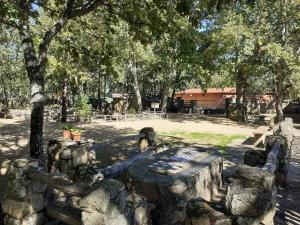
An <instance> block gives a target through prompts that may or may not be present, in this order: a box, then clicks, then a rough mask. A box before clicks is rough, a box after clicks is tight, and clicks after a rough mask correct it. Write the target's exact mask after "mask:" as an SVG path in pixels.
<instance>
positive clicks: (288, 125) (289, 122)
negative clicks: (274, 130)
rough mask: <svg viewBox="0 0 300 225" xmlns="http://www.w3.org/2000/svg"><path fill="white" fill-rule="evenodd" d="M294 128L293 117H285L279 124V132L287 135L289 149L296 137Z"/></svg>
mask: <svg viewBox="0 0 300 225" xmlns="http://www.w3.org/2000/svg"><path fill="white" fill-rule="evenodd" d="M293 130H294V125H293V119H292V118H285V120H284V121H283V122H281V123H280V124H279V132H280V134H281V135H282V136H284V137H286V139H287V144H288V148H289V149H291V146H292V142H293V138H294V136H293Z"/></svg>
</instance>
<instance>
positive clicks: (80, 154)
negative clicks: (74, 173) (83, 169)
mask: <svg viewBox="0 0 300 225" xmlns="http://www.w3.org/2000/svg"><path fill="white" fill-rule="evenodd" d="M72 160H73V167H77V166H80V165H84V164H87V162H88V152H87V150H85V149H76V150H74V151H73V152H72Z"/></svg>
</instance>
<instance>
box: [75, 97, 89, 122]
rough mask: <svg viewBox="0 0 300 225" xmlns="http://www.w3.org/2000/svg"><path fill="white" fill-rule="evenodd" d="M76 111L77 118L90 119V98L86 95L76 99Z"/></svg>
mask: <svg viewBox="0 0 300 225" xmlns="http://www.w3.org/2000/svg"><path fill="white" fill-rule="evenodd" d="M74 109H75V113H76V114H77V116H79V117H82V118H84V119H87V118H89V116H90V115H91V112H92V111H91V109H92V107H91V105H90V104H88V97H87V96H85V95H79V96H77V97H76V98H75V102H74Z"/></svg>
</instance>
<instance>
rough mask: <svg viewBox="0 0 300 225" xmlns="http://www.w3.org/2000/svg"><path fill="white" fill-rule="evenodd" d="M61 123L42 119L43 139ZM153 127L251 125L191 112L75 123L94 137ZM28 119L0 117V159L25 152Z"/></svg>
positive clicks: (235, 128)
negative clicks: (145, 118)
mask: <svg viewBox="0 0 300 225" xmlns="http://www.w3.org/2000/svg"><path fill="white" fill-rule="evenodd" d="M62 126H63V124H62V123H59V122H45V126H44V138H45V142H44V143H47V141H48V140H49V139H52V138H57V137H60V136H61V134H62V131H61V130H62ZM149 126H150V127H153V128H154V130H155V131H195V132H209V133H215V134H225V135H232V134H239V135H245V136H251V135H252V132H253V130H254V129H255V128H254V127H252V126H248V125H244V124H240V123H236V122H232V121H230V120H228V119H227V118H221V117H207V116H200V115H199V116H194V115H184V114H181V115H180V114H179V115H172V116H170V117H169V118H168V119H155V120H139V121H127V122H116V121H113V122H103V121H101V120H95V121H93V122H92V123H91V124H78V125H76V127H80V128H82V129H83V131H84V132H83V134H82V136H83V137H85V138H92V139H94V140H96V141H102V140H105V139H114V138H117V137H119V136H121V135H126V134H137V133H138V131H139V130H140V129H141V128H143V127H149ZM29 134H30V123H29V121H25V120H17V119H0V162H2V161H3V160H5V159H11V158H15V157H25V156H26V155H27V153H28V143H29V142H28V140H29Z"/></svg>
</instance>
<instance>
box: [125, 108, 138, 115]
mask: <svg viewBox="0 0 300 225" xmlns="http://www.w3.org/2000/svg"><path fill="white" fill-rule="evenodd" d="M127 113H128V114H136V111H135V109H134V108H130V109H129V110H128V112H127Z"/></svg>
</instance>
